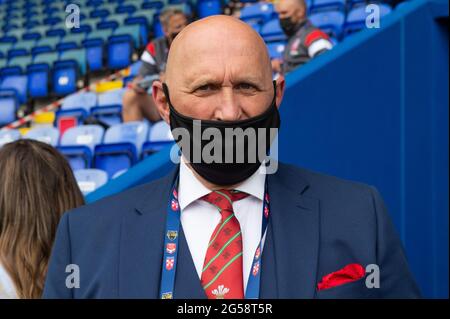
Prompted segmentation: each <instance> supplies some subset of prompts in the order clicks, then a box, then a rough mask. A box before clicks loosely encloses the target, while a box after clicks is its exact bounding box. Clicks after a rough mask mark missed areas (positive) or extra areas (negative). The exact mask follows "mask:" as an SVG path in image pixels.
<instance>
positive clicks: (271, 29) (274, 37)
mask: <svg viewBox="0 0 450 319" xmlns="http://www.w3.org/2000/svg"><path fill="white" fill-rule="evenodd" d="M261 36H262V37H263V39H264V41H266V42H273V41H285V40H286V39H287V38H286V35H285V34H284V32H283V30H282V29H281V26H280V21H279V20H278V18H276V19H272V20H270V21H268V22H267V23H265V24H264V25H263V26H262V28H261Z"/></svg>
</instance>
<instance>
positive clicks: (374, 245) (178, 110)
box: [44, 16, 418, 299]
mask: <svg viewBox="0 0 450 319" xmlns="http://www.w3.org/2000/svg"><path fill="white" fill-rule="evenodd" d="M284 87H285V82H284V78H283V76H280V77H278V79H277V80H276V82H273V81H272V74H271V66H270V60H269V56H268V52H267V49H266V47H265V44H264V41H263V40H262V39H261V38H260V36H259V35H258V34H257V33H256V32H255V31H253V29H252V28H250V27H249V26H247V24H245V23H243V22H241V21H239V20H237V19H235V18H232V17H227V16H212V17H208V18H205V19H202V20H199V21H197V22H194V23H192V24H190V25H189V26H187V27H186V28H185V29H184V30H183V31H182V32H181V33H180V34H179V35H178V36H177V38H176V39H175V41H174V42H173V44H172V48H171V50H170V53H169V57H168V61H167V68H166V77H165V81H164V83H163V82H159V81H157V82H154V83H153V87H152V90H153V92H152V96H153V98H154V101H155V105H156V106H157V108H158V110H159V113H160V114H161V117H162V118H163V119H164V120H165V121H166V122H167V123H168V124H170V126H171V128H172V134H173V135H174V137H175V139H176V140H177V143H178V145H179V147H180V148H181V151H182V154H183V155H182V158H181V161H180V163H179V165H177V167H176V169H175V170H174V171H173V172H172V173H171V174H169V175H168V176H166V177H164V178H162V179H160V180H157V181H154V182H152V183H149V184H145V185H142V186H139V187H136V188H133V189H131V190H128V191H126V192H124V193H122V194H119V195H115V196H112V197H109V198H106V199H103V200H100V201H98V202H95V203H93V204H90V205H87V206H84V207H81V208H78V209H75V210H73V211H71V212H69V213H66V214H65V215H64V216H63V217H62V220H61V222H60V225H59V227H58V232H57V236H56V242H55V245H54V248H53V252H52V257H51V261H50V265H49V270H48V276H47V280H46V285H45V291H44V297H46V298H161V299H172V298H180V299H191V298H199V299H201V298H209V299H230V298H233V299H242V298H251V299H255V298H365V297H375V298H377V297H378V298H381V297H416V296H418V291H417V288H416V286H415V283H414V280H413V279H412V277H411V274H410V272H409V270H408V266H407V262H406V258H405V255H404V253H403V250H402V247H401V244H400V241H399V239H398V238H397V236H396V234H395V231H394V228H393V226H392V224H391V222H390V220H389V217H388V215H387V213H386V211H385V208H384V206H383V203H382V200H381V198H380V195H379V194H378V192H377V191H376V190H375V189H374V188H373V187H369V186H365V185H362V184H356V183H352V182H348V181H343V180H340V179H337V178H333V177H329V176H324V175H321V174H317V173H313V172H310V171H307V170H304V169H300V168H295V167H293V166H288V165H284V164H281V163H279V164H278V166H276V165H275V168H276V169H272V168H274V166H272V167H271V166H270V165H268V166H266V164H267V163H268V162H271V160H270V159H269V158H267V157H264V156H262V157H260V156H258V158H257V160H251V155H252V152H253V151H255V150H256V149H257V150H258V154H259V151H260V150H262V151H263V152H262V153H263V155H265V154H266V153H267V151H268V149H269V147H270V145H271V141H272V138H273V135H272V133H270V134H268V132H272V131H275V133H276V130H277V129H278V128H279V127H280V117H279V113H278V107H279V106H280V105H281V101H282V98H283V92H284ZM196 130H197V133H199V135H196V133H195V131H196ZM230 131H231V132H234V133H236V135H235V136H233V135H231V138H230V136H228V135H227V132H230ZM224 132H225V134H224V135H223V133H224ZM239 132H240V133H239ZM244 134H247V135H246V136H245V138H243V139H242V140H243V141H244V145H245V146H246V147H244V148H243V149H241V151H239V152H237V150H238V148H237V147H238V144H239V143H238V142H236V143H234V140H235V138H236V141H237V140H239V139H241V138H242V137H243V135H244ZM253 134H254V135H253ZM199 136H201V138H199ZM208 136H209V137H208ZM267 136H269V138H267ZM205 137H206V139H205V140H204V138H205ZM254 137H257V143H256V144H257V148H253V147H251V146H252V145H254V144H252V143H253V142H254V141H253V138H254ZM211 139H212V141H213V142H211V143H210V142H209V141H211ZM242 140H241V141H242ZM217 145H222V147H219V148H218V149H216V147H217ZM191 146H192V148H191ZM211 149H214V152H211ZM190 150H192V152H190ZM230 150H231V151H232V152H233V153H228V152H230ZM216 151H217V154H216ZM221 151H223V152H224V153H225V155H224V154H222V152H221ZM212 153H214V156H215V155H217V157H216V156H215V157H214V159H213V161H210V159H211V158H210V157H209V156H210V155H211V154H212ZM242 153H243V154H242ZM229 154H231V157H230V158H228V160H227V159H226V155H229ZM238 155H243V160H238ZM253 155H254V154H253ZM196 156H198V157H199V158H197V159H196V158H195V157H196ZM224 159H225V160H224ZM373 269H375V270H378V272H376V273H375V274H372V273H371V272H372V271H373ZM366 272H368V274H366ZM377 275H378V276H379V277H377ZM369 276H371V277H370V278H369V280H367V278H366V277H369Z"/></svg>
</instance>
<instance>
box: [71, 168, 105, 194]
mask: <svg viewBox="0 0 450 319" xmlns="http://www.w3.org/2000/svg"><path fill="white" fill-rule="evenodd" d="M74 176H75V179H76V180H77V183H78V187H79V188H80V190H81V192H82V193H83V195H87V194H89V193H90V192H93V191H95V190H96V189H98V188H100V187H101V186H103V185H105V184H106V183H107V182H108V174H107V173H106V172H105V171H102V170H100V169H80V170H76V171H75V172H74Z"/></svg>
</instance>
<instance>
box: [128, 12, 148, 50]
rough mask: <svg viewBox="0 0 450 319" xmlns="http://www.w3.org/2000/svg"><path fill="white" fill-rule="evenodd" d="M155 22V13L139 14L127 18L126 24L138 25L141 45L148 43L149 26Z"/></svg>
mask: <svg viewBox="0 0 450 319" xmlns="http://www.w3.org/2000/svg"><path fill="white" fill-rule="evenodd" d="M152 24H153V15H150V16H149V17H146V16H145V15H142V14H140V15H138V16H133V17H128V18H127V19H126V20H125V25H138V26H139V34H140V46H145V45H147V42H148V26H149V25H152Z"/></svg>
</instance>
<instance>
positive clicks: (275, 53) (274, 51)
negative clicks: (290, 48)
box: [267, 41, 286, 59]
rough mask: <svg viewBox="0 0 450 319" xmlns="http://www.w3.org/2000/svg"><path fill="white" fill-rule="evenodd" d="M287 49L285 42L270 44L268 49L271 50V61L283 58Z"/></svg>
mask: <svg viewBox="0 0 450 319" xmlns="http://www.w3.org/2000/svg"><path fill="white" fill-rule="evenodd" d="M285 48H286V42H285V41H278V42H270V43H268V44H267V49H268V50H269V55H270V58H271V59H280V58H282V57H283V53H284V49H285Z"/></svg>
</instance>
